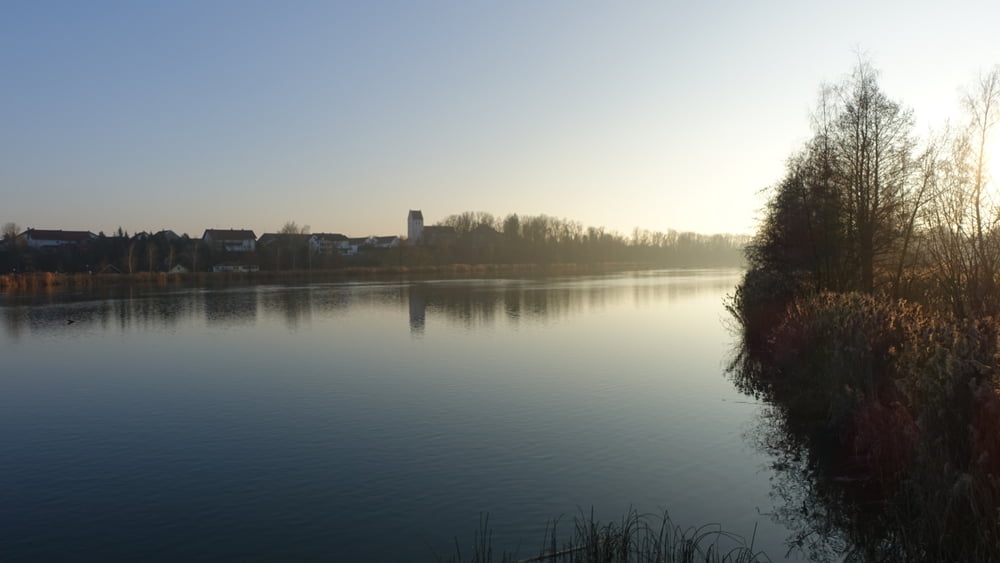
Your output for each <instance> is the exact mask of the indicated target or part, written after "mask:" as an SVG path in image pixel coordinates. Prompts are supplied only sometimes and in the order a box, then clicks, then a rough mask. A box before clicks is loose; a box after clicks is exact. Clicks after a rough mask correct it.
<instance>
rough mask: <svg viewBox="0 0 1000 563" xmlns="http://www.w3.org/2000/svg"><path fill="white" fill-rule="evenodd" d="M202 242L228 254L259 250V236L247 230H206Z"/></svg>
mask: <svg viewBox="0 0 1000 563" xmlns="http://www.w3.org/2000/svg"><path fill="white" fill-rule="evenodd" d="M201 240H202V241H204V243H205V244H206V245H208V246H210V247H212V248H213V249H215V250H224V251H226V252H253V251H254V250H256V249H257V236H256V235H254V234H253V231H248V230H245V229H205V234H203V235H202V236H201Z"/></svg>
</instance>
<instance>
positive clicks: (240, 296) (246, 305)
mask: <svg viewBox="0 0 1000 563" xmlns="http://www.w3.org/2000/svg"><path fill="white" fill-rule="evenodd" d="M202 298H203V299H204V302H203V306H204V309H203V311H204V314H205V321H206V322H207V323H208V324H210V325H225V326H228V325H248V324H253V323H254V322H256V321H257V292H255V291H247V290H238V291H213V292H207V293H204V294H202Z"/></svg>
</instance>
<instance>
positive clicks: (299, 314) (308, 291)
mask: <svg viewBox="0 0 1000 563" xmlns="http://www.w3.org/2000/svg"><path fill="white" fill-rule="evenodd" d="M258 298H259V299H258V301H259V303H260V307H261V309H263V310H264V311H265V312H266V313H272V312H276V313H278V314H280V315H281V316H282V317H283V318H284V320H285V326H287V327H288V328H289V329H290V330H296V329H298V328H299V326H300V325H301V324H302V323H303V322H308V321H309V320H310V319H311V318H312V312H313V308H314V307H315V304H314V303H313V299H312V298H313V288H310V287H302V288H298V287H296V288H279V289H270V290H266V291H265V290H261V291H259V292H258Z"/></svg>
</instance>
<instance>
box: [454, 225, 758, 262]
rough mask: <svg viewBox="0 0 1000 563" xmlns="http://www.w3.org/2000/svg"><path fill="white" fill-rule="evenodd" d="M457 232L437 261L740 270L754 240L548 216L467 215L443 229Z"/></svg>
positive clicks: (725, 235)
mask: <svg viewBox="0 0 1000 563" xmlns="http://www.w3.org/2000/svg"><path fill="white" fill-rule="evenodd" d="M438 225H440V226H446V227H452V228H454V229H455V234H456V241H455V244H454V245H452V246H451V247H450V248H437V249H435V251H436V252H437V254H438V255H437V256H436V259H438V260H446V261H453V262H461V263H470V264H475V263H497V264H507V263H519V262H521V263H542V264H543V263H558V262H564V263H588V262H616V261H617V262H634V263H646V264H658V265H663V266H679V267H708V266H740V265H742V264H743V263H744V262H743V249H744V247H745V245H746V244H747V242H748V241H749V237H747V236H744V235H732V234H715V235H703V234H698V233H693V232H677V231H674V230H669V231H667V232H665V233H663V232H655V231H648V230H643V229H638V228H636V229H634V230H633V232H632V235H631V236H630V237H629V236H625V235H622V234H620V233H617V232H613V231H608V230H606V229H605V228H603V227H584V226H583V225H582V224H581V223H580V222H578V221H572V220H568V219H560V218H556V217H550V216H547V215H530V216H519V215H517V214H509V215H506V216H504V217H502V218H501V217H497V216H494V215H493V214H491V213H485V212H473V211H467V212H464V213H460V214H455V215H450V216H448V217H446V218H444V219H443V220H442V221H440V222H439V223H438Z"/></svg>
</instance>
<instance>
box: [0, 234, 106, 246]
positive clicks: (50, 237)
mask: <svg viewBox="0 0 1000 563" xmlns="http://www.w3.org/2000/svg"><path fill="white" fill-rule="evenodd" d="M17 238H18V239H20V240H23V241H24V242H25V244H27V245H28V247H29V248H55V247H59V246H67V245H78V244H84V243H89V242H90V241H92V240H94V239H96V238H97V235H95V234H94V233H92V232H90V231H60V230H51V229H28V230H27V231H24V232H23V233H21V234H19V235H17Z"/></svg>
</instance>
